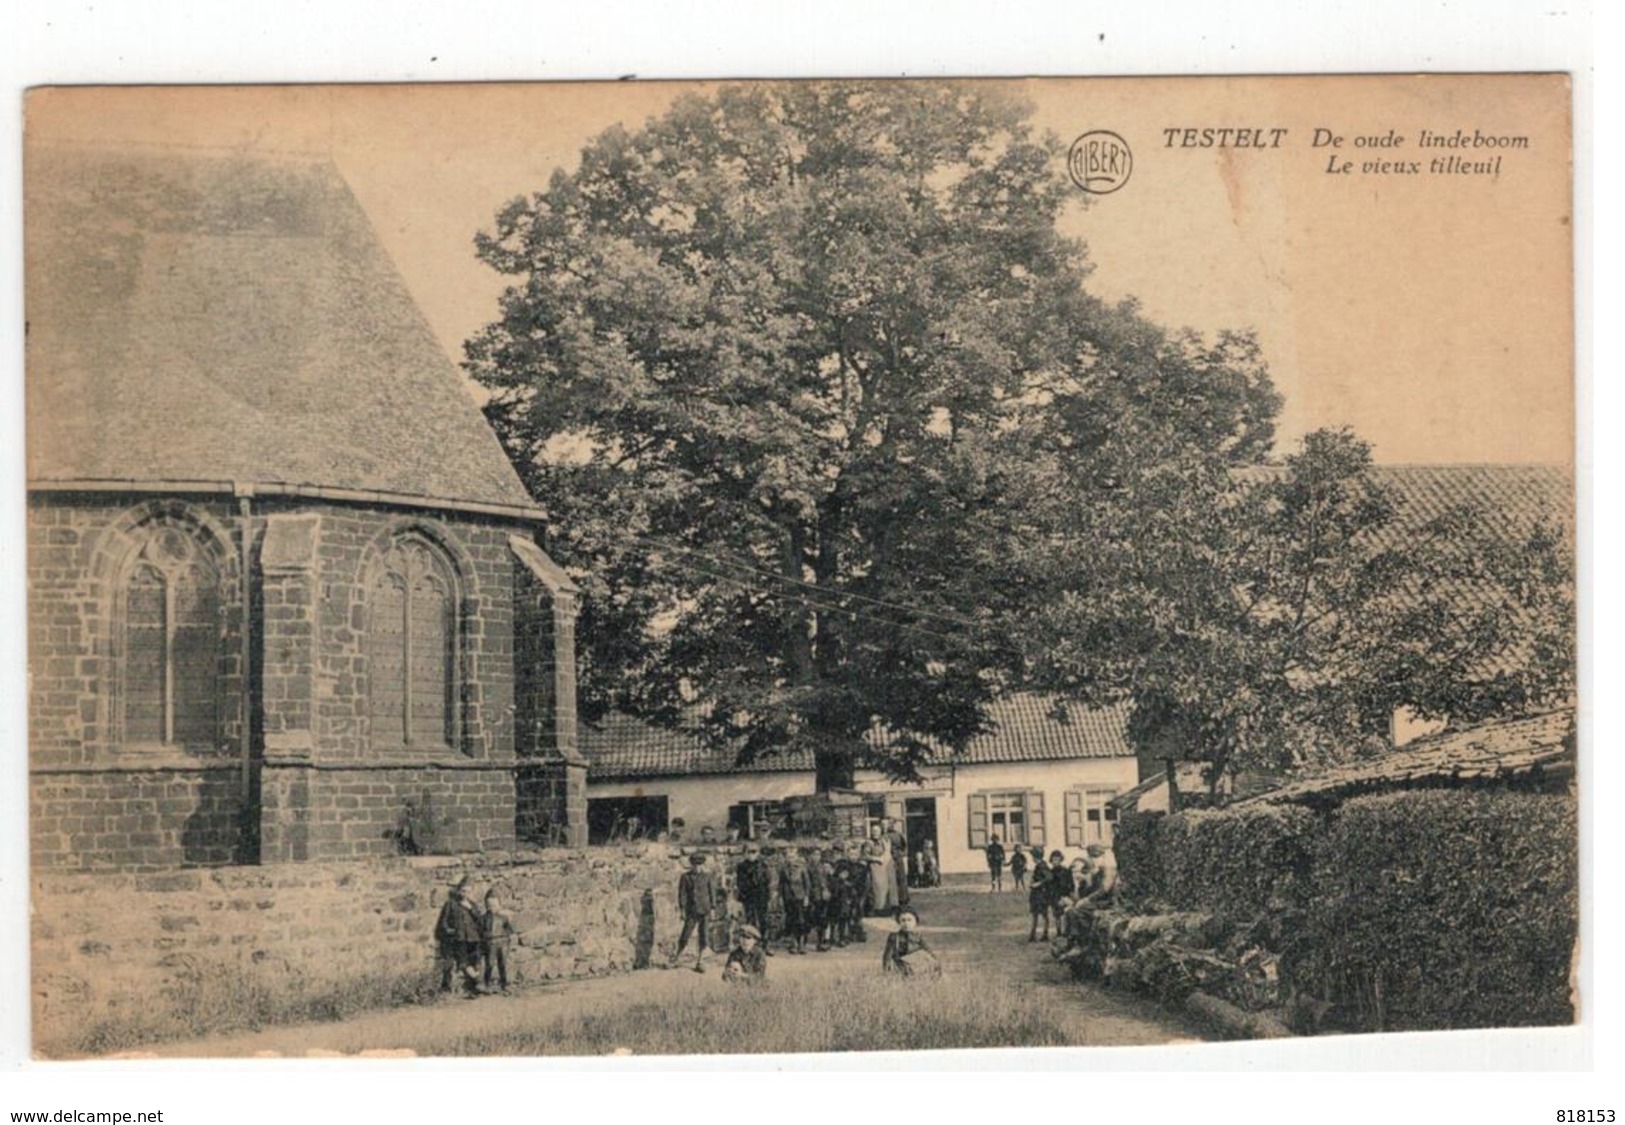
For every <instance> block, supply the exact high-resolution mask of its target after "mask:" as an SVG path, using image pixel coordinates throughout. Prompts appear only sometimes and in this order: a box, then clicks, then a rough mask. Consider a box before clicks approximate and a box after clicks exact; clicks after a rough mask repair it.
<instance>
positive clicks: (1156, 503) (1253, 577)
mask: <svg viewBox="0 0 1625 1125" xmlns="http://www.w3.org/2000/svg"><path fill="white" fill-rule="evenodd" d="M1117 484H1118V485H1119V487H1116V488H1115V489H1113V490H1109V492H1108V494H1105V495H1097V501H1098V502H1097V503H1096V504H1094V505H1092V506H1090V507H1089V508H1088V509H1087V511H1082V510H1080V511H1079V513H1078V516H1077V518H1076V520H1075V521H1074V526H1073V528H1072V532H1071V534H1072V541H1073V542H1074V543H1076V544H1077V545H1078V550H1079V551H1080V552H1082V551H1088V552H1090V553H1091V555H1092V558H1091V562H1090V565H1088V566H1067V565H1066V564H1065V562H1064V561H1062V562H1059V564H1058V569H1057V571H1056V572H1055V573H1054V574H1053V575H1052V585H1053V587H1054V588H1055V589H1056V590H1058V591H1059V594H1058V596H1057V597H1056V598H1055V599H1054V600H1053V601H1051V602H1049V603H1048V604H1046V605H1045V606H1044V607H1043V608H1042V609H1041V610H1040V612H1039V613H1038V614H1037V615H1036V617H1035V618H1034V619H1033V621H1032V623H1031V625H1030V627H1029V628H1028V629H1027V630H1026V631H1025V634H1024V635H1025V636H1026V637H1027V638H1028V641H1029V644H1030V646H1031V648H1030V651H1031V654H1032V658H1033V663H1034V666H1035V669H1036V674H1037V676H1038V677H1039V678H1041V679H1043V680H1045V681H1047V682H1051V683H1057V684H1060V685H1064V686H1066V687H1067V688H1069V689H1070V690H1071V691H1072V692H1073V693H1074V694H1078V695H1080V696H1084V697H1094V698H1109V697H1112V696H1114V695H1121V696H1125V697H1127V698H1130V699H1132V701H1133V703H1134V714H1133V718H1132V720H1131V723H1130V733H1131V737H1132V738H1133V739H1134V741H1135V742H1136V743H1137V744H1138V745H1140V746H1142V747H1155V748H1158V749H1159V751H1160V753H1161V754H1163V755H1165V756H1168V757H1178V758H1194V759H1198V760H1201V761H1205V762H1207V763H1209V765H1210V767H1211V768H1210V770H1209V778H1210V780H1211V781H1212V782H1213V783H1214V785H1215V786H1216V785H1217V784H1218V783H1219V781H1220V779H1221V778H1222V777H1223V776H1224V775H1225V774H1226V773H1233V772H1235V771H1237V770H1241V769H1247V768H1261V769H1267V770H1269V769H1282V768H1290V767H1293V766H1300V765H1304V764H1309V763H1314V762H1316V761H1321V760H1326V759H1333V758H1340V757H1344V756H1347V755H1349V754H1351V753H1359V752H1361V751H1362V750H1366V749H1371V750H1375V749H1377V748H1378V747H1380V746H1382V745H1385V738H1386V736H1387V734H1388V722H1389V720H1390V718H1391V716H1392V715H1393V713H1394V712H1395V711H1396V710H1397V709H1399V708H1407V709H1410V710H1411V711H1413V712H1415V713H1416V714H1417V715H1419V716H1422V717H1426V718H1434V719H1445V720H1448V721H1451V722H1454V723H1458V724H1460V723H1470V722H1476V721H1480V720H1483V719H1489V718H1493V717H1496V716H1501V715H1507V714H1516V713H1520V712H1527V711H1529V710H1531V709H1536V708H1539V707H1543V706H1551V705H1555V704H1558V703H1561V702H1563V701H1564V700H1566V699H1567V698H1568V697H1569V696H1570V695H1571V694H1572V692H1573V683H1574V681H1573V668H1574V664H1573V659H1574V654H1573V648H1572V637H1573V620H1574V618H1573V613H1574V606H1573V600H1572V571H1571V567H1570V564H1569V557H1570V556H1569V551H1568V545H1567V541H1566V537H1565V536H1564V534H1563V532H1562V529H1561V527H1560V526H1558V525H1557V524H1556V523H1555V522H1554V523H1552V524H1542V523H1538V522H1537V523H1535V524H1532V525H1530V526H1528V527H1524V528H1521V529H1518V531H1517V533H1516V534H1511V535H1509V534H1508V533H1507V531H1506V529H1505V528H1504V526H1503V525H1502V523H1501V522H1500V521H1497V520H1489V519H1486V518H1485V516H1486V513H1484V512H1481V511H1478V510H1475V509H1474V508H1473V507H1472V506H1471V505H1468V504H1458V505H1454V506H1448V507H1445V508H1444V509H1443V510H1442V511H1441V512H1440V513H1439V514H1437V515H1434V516H1431V517H1426V518H1423V517H1421V516H1419V515H1418V514H1416V513H1414V512H1411V511H1408V510H1407V509H1406V507H1405V505H1404V504H1403V502H1402V500H1401V498H1400V497H1399V496H1398V494H1397V493H1396V490H1395V489H1394V487H1393V486H1392V485H1391V484H1387V483H1384V481H1383V479H1382V477H1381V475H1380V473H1379V472H1377V471H1376V470H1374V468H1373V466H1372V464H1371V455H1370V448H1369V446H1368V445H1366V443H1364V442H1362V441H1360V440H1359V439H1358V438H1356V437H1354V436H1353V435H1352V434H1349V433H1347V432H1345V431H1318V432H1315V433H1312V434H1310V435H1308V436H1307V438H1306V439H1305V440H1304V443H1303V447H1302V449H1301V450H1300V451H1299V452H1297V453H1295V454H1293V455H1291V456H1288V457H1286V458H1284V460H1283V462H1282V463H1280V464H1278V465H1272V466H1267V467H1258V468H1253V469H1245V470H1241V471H1228V472H1223V471H1221V472H1208V473H1202V472H1189V473H1186V472H1181V471H1179V470H1178V469H1177V468H1172V467H1171V466H1170V464H1169V463H1167V462H1163V463H1153V464H1149V465H1146V466H1143V467H1142V470H1141V471H1140V472H1138V473H1135V474H1131V475H1130V476H1129V477H1127V478H1125V479H1123V480H1122V481H1120V482H1117ZM1131 513H1140V515H1141V518H1140V519H1139V520H1138V521H1137V522H1135V523H1132V524H1131V523H1129V522H1127V521H1128V517H1129V516H1130V514H1131ZM1553 516H1554V518H1555V516H1556V513H1553ZM1064 554H1065V552H1063V553H1062V557H1063V558H1064Z"/></svg>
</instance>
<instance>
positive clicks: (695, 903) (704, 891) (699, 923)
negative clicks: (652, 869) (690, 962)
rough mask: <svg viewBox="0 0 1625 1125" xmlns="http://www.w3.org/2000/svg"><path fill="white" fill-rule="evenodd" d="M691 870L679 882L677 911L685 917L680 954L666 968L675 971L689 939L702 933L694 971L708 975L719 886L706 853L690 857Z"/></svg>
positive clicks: (678, 946)
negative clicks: (707, 955)
mask: <svg viewBox="0 0 1625 1125" xmlns="http://www.w3.org/2000/svg"><path fill="white" fill-rule="evenodd" d="M688 863H689V868H688V870H687V871H685V872H683V875H682V877H681V878H680V879H678V880H677V908H678V910H680V911H682V914H683V932H682V933H681V934H680V935H679V936H678V938H677V952H675V953H673V954H672V955H671V961H670V962H669V964H668V965H667V968H673V969H674V968H676V967H677V962H678V961H679V960H681V959H682V956H683V950H684V949H686V948H687V947H688V939H689V938H690V937H693V936H694V931H695V930H698V931H699V941H698V942H696V943H695V947H694V971H695V972H696V973H703V972H705V947H706V945H707V944H709V943H708V941H707V939H708V937H709V936H710V935H709V928H708V927H709V922H710V918H711V911H712V910H714V909H715V908H716V905H717V901H716V885H715V884H714V883H712V882H711V873H710V872H709V871H707V870H706V869H705V853H704V852H696V853H695V854H693V855H691V856H689V857H688Z"/></svg>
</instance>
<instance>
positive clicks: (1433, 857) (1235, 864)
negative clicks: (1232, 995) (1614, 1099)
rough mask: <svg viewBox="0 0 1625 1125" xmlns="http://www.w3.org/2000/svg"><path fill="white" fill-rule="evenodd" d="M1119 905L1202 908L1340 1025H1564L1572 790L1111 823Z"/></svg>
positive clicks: (1404, 797)
mask: <svg viewBox="0 0 1625 1125" xmlns="http://www.w3.org/2000/svg"><path fill="white" fill-rule="evenodd" d="M1116 850H1117V858H1118V865H1119V870H1120V873H1121V875H1122V879H1123V894H1124V899H1125V901H1126V902H1127V903H1129V904H1130V905H1131V906H1132V907H1133V909H1135V910H1137V911H1140V912H1158V911H1168V910H1199V911H1206V912H1209V913H1212V914H1215V915H1217V916H1219V917H1220V918H1223V919H1227V920H1229V921H1231V922H1234V923H1237V924H1242V925H1250V924H1251V923H1254V922H1257V921H1260V920H1262V921H1264V922H1265V923H1267V924H1266V925H1264V926H1262V927H1257V928H1255V929H1254V931H1253V932H1255V933H1256V934H1258V935H1260V936H1259V939H1258V940H1263V941H1265V942H1266V943H1267V944H1268V945H1269V946H1270V947H1271V948H1272V949H1274V951H1275V952H1277V953H1279V954H1281V969H1282V978H1283V983H1285V984H1287V985H1288V987H1289V989H1290V990H1291V991H1293V992H1295V993H1298V994H1300V995H1303V996H1307V997H1313V998H1315V999H1317V1000H1320V1001H1325V1002H1328V1003H1329V1004H1331V1005H1332V1012H1333V1013H1334V1014H1333V1016H1332V1017H1331V1019H1330V1021H1329V1023H1330V1025H1333V1026H1339V1027H1343V1028H1347V1029H1351V1030H1373V1031H1374V1030H1425V1029H1433V1028H1466V1027H1508V1026H1539V1025H1549V1024H1563V1023H1569V1022H1572V1021H1573V1018H1574V1008H1573V1003H1572V1000H1571V996H1570V986H1569V970H1570V961H1571V957H1572V955H1573V951H1574V948H1575V939H1576V936H1577V933H1578V920H1579V894H1578V834H1577V822H1576V804H1575V800H1574V797H1573V795H1572V794H1564V793H1555V794H1554V793H1535V792H1526V791H1518V790H1507V789H1498V790H1477V789H1450V790H1412V791H1406V792H1399V793H1389V794H1383V795H1378V796H1369V797H1360V798H1356V799H1353V800H1350V801H1347V802H1345V803H1344V804H1343V805H1341V806H1340V807H1339V808H1338V809H1336V810H1335V811H1333V812H1332V813H1330V814H1317V813H1313V812H1310V811H1308V810H1305V809H1301V808H1297V807H1294V806H1249V807H1246V808H1242V809H1233V810H1214V811H1192V812H1184V813H1176V814H1174V815H1171V816H1162V815H1158V814H1144V815H1139V816H1132V817H1128V818H1125V820H1124V822H1123V824H1122V825H1121V826H1120V827H1119V830H1118V836H1117V844H1116Z"/></svg>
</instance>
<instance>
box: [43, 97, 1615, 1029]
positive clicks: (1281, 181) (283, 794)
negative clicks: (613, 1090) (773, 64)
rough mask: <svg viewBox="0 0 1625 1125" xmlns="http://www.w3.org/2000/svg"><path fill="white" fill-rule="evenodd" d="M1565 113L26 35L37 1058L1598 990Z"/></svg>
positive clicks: (1215, 1022) (1555, 101) (1181, 1024)
mask: <svg viewBox="0 0 1625 1125" xmlns="http://www.w3.org/2000/svg"><path fill="white" fill-rule="evenodd" d="M1570 105H1571V91H1570V85H1569V80H1568V78H1567V76H1565V75H1562V74H1496V75H1404V76H1396V75H1380V76H1379V75H1372V76H1343V77H1307V76H1305V77H1224V78H1217V77H1215V78H1119V79H1075V80H1066V79H1045V80H1009V81H1001V80H987V79H978V80H964V81H948V80H936V79H933V80H908V81H902V80H895V81H893V80H888V81H854V80H848V81H811V80H808V81H776V82H714V83H695V84H687V83H664V82H622V83H577V84H565V83H534V84H510V85H501V84H493V85H422V86H321V87H316V86H285V87H170V88H165V87H151V88H135V87H123V88H118V87H105V88H73V89H69V88H46V89H39V90H35V91H33V92H32V93H31V95H30V96H29V97H28V100H27V124H26V153H25V182H26V200H25V214H24V219H25V226H26V238H25V252H26V315H27V359H26V363H27V371H26V382H27V427H28V433H27V441H28V448H27V488H28V579H29V601H28V607H29V670H30V674H31V689H30V690H31V698H30V708H29V726H30V736H29V759H28V762H29V797H30V809H29V832H30V840H31V867H30V875H31V901H32V907H33V911H32V987H33V998H32V1012H33V1049H34V1051H35V1053H36V1054H37V1055H38V1056H41V1057H48V1058H84V1057H105V1056H125V1057H130V1056H135V1057H148V1056H181V1057H222V1056H237V1057H249V1056H260V1057H277V1056H280V1057H289V1056H297V1057H304V1056H308V1055H313V1054H314V1055H320V1056H335V1055H336V1056H363V1055H364V1056H369V1057H375V1056H380V1055H381V1056H386V1057H420V1058H421V1057H435V1056H447V1055H492V1056H537V1055H603V1054H616V1053H619V1054H634V1055H651V1054H652V1055H695V1054H761V1053H778V1054H785V1053H796V1052H837V1051H883V1050H929V1049H936V1048H967V1047H969V1048H980V1047H1054V1046H1072V1047H1094V1046H1134V1045H1159V1044H1168V1043H1182V1044H1199V1043H1205V1042H1208V1041H1217V1040H1224V1039H1256V1038H1292V1037H1312V1036H1323V1035H1354V1034H1364V1033H1374V1032H1392V1031H1436V1032H1451V1031H1460V1030H1464V1029H1478V1028H1503V1027H1513V1026H1516V1027H1551V1026H1565V1025H1570V1024H1572V1023H1574V1022H1575V1021H1576V1020H1577V1019H1579V1018H1580V1016H1581V1014H1582V1010H1583V1005H1584V1004H1585V1003H1586V996H1585V995H1584V990H1583V988H1582V987H1581V982H1580V981H1579V979H1578V974H1577V971H1576V965H1577V963H1578V962H1577V949H1578V920H1579V903H1580V881H1579V873H1578V833H1577V827H1576V820H1577V798H1578V790H1577V782H1576V768H1575V767H1576V733H1575V731H1576V728H1575V712H1576V705H1577V696H1576V691H1577V688H1576V683H1577V680H1576V653H1575V638H1576V625H1575V623H1576V614H1577V606H1576V596H1575V589H1576V588H1575V555H1574V537H1575V501H1574V497H1575V458H1574V445H1575V427H1574V312H1573V310H1574V286H1573V253H1572V245H1573V239H1572V233H1571V228H1572V221H1571V218H1572V216H1571V207H1572V202H1571V200H1572V184H1571V179H1572V177H1571V157H1570V154H1571V112H1570ZM1203 1049H1205V1048H1203Z"/></svg>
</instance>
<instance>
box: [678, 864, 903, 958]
mask: <svg viewBox="0 0 1625 1125" xmlns="http://www.w3.org/2000/svg"><path fill="white" fill-rule="evenodd" d="M870 843H871V844H872V843H873V841H871V842H870ZM882 846H887V847H889V845H882ZM688 863H689V866H688V870H686V871H684V872H683V874H682V876H681V877H680V878H679V879H678V881H677V906H678V910H679V912H680V913H681V915H682V919H683V926H682V930H681V932H680V933H679V935H678V938H677V948H676V951H675V952H674V953H673V954H672V957H671V960H670V962H668V966H667V967H668V968H675V967H676V966H677V965H678V964H679V963H680V962H681V961H682V959H683V955H684V953H685V951H686V950H687V949H688V947H689V942H690V941H691V940H693V941H694V965H693V969H694V971H695V972H697V973H703V972H705V954H706V950H707V949H708V948H710V946H711V938H712V936H713V934H712V933H711V928H712V926H713V924H714V923H715V922H717V921H721V922H722V923H723V924H725V925H726V924H728V920H729V919H730V918H731V917H732V916H733V911H732V910H730V909H729V907H730V906H731V903H730V902H729V886H730V885H731V887H732V890H733V894H734V896H735V897H736V898H737V903H738V906H739V909H740V913H742V915H743V924H741V925H736V926H733V927H732V929H733V933H732V938H733V941H732V949H731V950H730V952H729V954H728V959H727V961H726V962H725V964H724V966H723V976H724V978H725V979H726V980H728V981H730V982H737V981H746V982H748V981H753V980H759V979H761V978H762V977H763V975H764V974H765V973H766V970H767V958H769V957H772V956H773V955H774V952H773V948H772V941H771V940H770V938H773V937H777V939H778V940H779V941H780V942H781V948H782V950H783V952H785V953H786V954H790V955H803V954H806V953H808V952H809V942H811V943H812V945H811V952H817V953H823V952H826V951H828V950H831V949H836V948H840V947H842V946H846V945H849V944H851V943H853V942H863V941H867V940H868V933H867V931H866V930H865V928H864V918H865V916H866V915H867V914H870V913H877V912H879V913H891V914H893V915H894V916H896V917H897V920H898V927H899V929H898V932H899V933H906V934H909V935H912V936H909V937H905V938H903V939H901V946H902V947H901V948H900V949H898V948H894V947H895V946H897V945H898V944H899V941H898V940H897V935H896V934H893V935H891V936H890V937H889V938H888V940H887V948H886V952H885V955H884V956H883V958H882V964H883V966H884V967H886V968H887V969H888V970H893V971H897V972H903V973H909V972H911V971H912V970H913V969H915V968H917V967H919V966H920V965H921V964H923V963H924V962H925V961H926V960H929V959H930V958H929V957H914V958H913V960H910V957H911V956H913V955H914V954H916V953H918V952H919V951H920V950H921V949H922V948H923V946H924V942H923V940H922V939H920V938H919V936H918V934H917V933H916V932H915V931H914V925H915V923H916V922H917V921H918V916H917V915H916V914H915V913H914V911H913V910H912V909H911V908H910V907H908V906H907V905H893V904H890V902H889V900H888V901H887V902H882V900H881V898H880V896H879V894H878V892H877V889H876V887H875V881H876V879H877V878H883V877H884V876H883V875H877V874H876V867H877V865H876V863H875V859H874V857H872V856H871V855H870V854H869V850H868V846H867V845H861V844H859V843H857V842H856V841H850V842H847V843H845V844H842V845H839V846H837V845H834V844H824V845H811V844H809V845H802V846H800V847H797V846H795V845H789V844H786V845H783V846H779V845H772V844H769V845H766V846H763V845H760V844H757V843H754V842H752V843H748V844H746V845H745V850H744V854H743V856H742V857H741V858H740V859H739V861H738V862H737V863H736V864H735V865H734V867H733V870H732V872H731V878H730V877H729V874H728V873H727V872H725V871H723V872H716V873H713V872H712V870H711V866H710V858H709V855H708V853H705V852H696V853H694V854H693V855H691V856H689V859H688ZM775 892H776V893H777V898H778V904H779V912H778V915H777V917H778V920H779V921H780V925H779V927H778V928H777V932H776V933H775V931H774V928H773V926H772V923H773V921H774V920H775V917H774V915H773V913H772V904H773V900H774V896H775ZM893 893H895V892H893ZM882 907H884V909H882ZM927 952H928V951H927Z"/></svg>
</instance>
